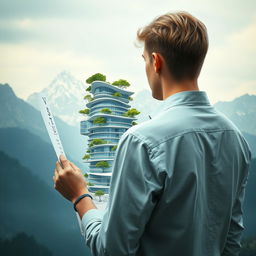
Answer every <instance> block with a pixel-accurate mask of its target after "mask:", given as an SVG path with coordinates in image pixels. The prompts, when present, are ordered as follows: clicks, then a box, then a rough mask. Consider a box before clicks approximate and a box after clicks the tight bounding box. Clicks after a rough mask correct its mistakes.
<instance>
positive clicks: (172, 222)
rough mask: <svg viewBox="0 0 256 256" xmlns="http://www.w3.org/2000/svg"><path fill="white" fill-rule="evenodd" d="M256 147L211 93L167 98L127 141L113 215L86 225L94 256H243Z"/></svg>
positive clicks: (121, 148)
mask: <svg viewBox="0 0 256 256" xmlns="http://www.w3.org/2000/svg"><path fill="white" fill-rule="evenodd" d="M250 161H251V149H250V147H249V145H248V143H247V141H246V140H245V138H244V137H243V135H242V134H241V132H240V131H239V129H238V128H237V127H236V126H235V125H234V124H233V123H232V122H231V121H230V120H229V119H228V118H227V117H225V116H224V115H223V114H221V113H220V112H218V111H217V110H216V109H215V108H214V107H213V106H212V105H211V104H210V102H209V99H208V96H207V94H206V92H205V91H182V92H178V93H175V94H173V95H171V96H169V97H168V98H166V99H165V100H164V104H163V107H162V108H161V109H160V111H159V113H157V115H155V116H154V117H153V118H152V119H150V120H147V121H145V122H143V123H140V124H138V125H135V126H132V127H131V128H129V129H128V130H127V131H126V132H125V133H124V134H123V135H122V137H121V138H120V140H119V142H118V147H117V150H116V155H115V159H114V162H113V166H112V168H113V169H112V170H113V173H112V177H111V186H110V192H109V201H108V204H107V208H106V210H99V209H91V210H89V211H87V212H86V213H85V214H84V215H83V217H82V220H81V223H82V230H83V232H84V239H85V243H86V245H87V246H88V247H89V248H90V250H91V253H92V255H93V256H96V255H97V256H99V255H108V256H122V255H130V256H132V255H134V256H138V255H140V256H170V255H174V256H210V255H211V256H219V255H232V256H234V255H239V250H240V247H241V243H240V242H241V241H240V240H241V234H242V231H243V229H244V226H243V209H242V208H243V201H244V194H245V187H246V183H247V178H248V168H249V165H250Z"/></svg>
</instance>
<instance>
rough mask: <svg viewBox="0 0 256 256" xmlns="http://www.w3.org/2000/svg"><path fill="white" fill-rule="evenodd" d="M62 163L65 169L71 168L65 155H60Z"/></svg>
mask: <svg viewBox="0 0 256 256" xmlns="http://www.w3.org/2000/svg"><path fill="white" fill-rule="evenodd" d="M60 161H61V163H62V165H63V169H65V168H67V167H69V166H70V162H69V161H68V159H66V157H65V156H64V155H63V154H61V155H60Z"/></svg>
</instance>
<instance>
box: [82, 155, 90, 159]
mask: <svg viewBox="0 0 256 256" xmlns="http://www.w3.org/2000/svg"><path fill="white" fill-rule="evenodd" d="M90 157H91V156H90V154H85V155H84V156H83V160H88V159H89V158H90Z"/></svg>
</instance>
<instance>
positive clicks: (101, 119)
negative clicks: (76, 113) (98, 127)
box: [93, 116, 107, 124]
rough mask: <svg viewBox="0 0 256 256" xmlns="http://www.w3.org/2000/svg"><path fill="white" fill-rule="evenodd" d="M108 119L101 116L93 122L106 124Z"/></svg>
mask: <svg viewBox="0 0 256 256" xmlns="http://www.w3.org/2000/svg"><path fill="white" fill-rule="evenodd" d="M106 122H107V121H106V119H105V118H104V117H102V116H99V117H96V118H95V119H94V120H93V124H105V123H106Z"/></svg>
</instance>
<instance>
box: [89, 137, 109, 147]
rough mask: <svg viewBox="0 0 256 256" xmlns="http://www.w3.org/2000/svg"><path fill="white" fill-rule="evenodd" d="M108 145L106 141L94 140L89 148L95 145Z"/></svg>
mask: <svg viewBox="0 0 256 256" xmlns="http://www.w3.org/2000/svg"><path fill="white" fill-rule="evenodd" d="M106 143H107V141H106V140H102V139H93V140H92V141H91V142H90V143H89V147H92V146H93V145H99V144H106Z"/></svg>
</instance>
